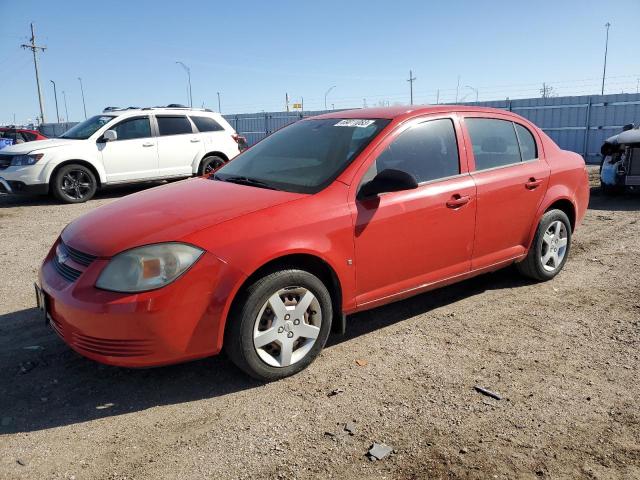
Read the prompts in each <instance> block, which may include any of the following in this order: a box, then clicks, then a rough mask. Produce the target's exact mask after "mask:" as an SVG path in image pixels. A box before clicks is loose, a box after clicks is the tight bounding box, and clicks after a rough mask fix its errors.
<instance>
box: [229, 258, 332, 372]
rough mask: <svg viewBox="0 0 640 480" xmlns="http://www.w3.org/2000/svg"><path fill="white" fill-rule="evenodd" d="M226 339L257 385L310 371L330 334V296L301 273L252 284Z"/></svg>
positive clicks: (284, 272)
mask: <svg viewBox="0 0 640 480" xmlns="http://www.w3.org/2000/svg"><path fill="white" fill-rule="evenodd" d="M238 300H239V301H238V302H237V304H236V306H235V308H234V311H233V312H232V313H231V315H230V317H229V320H228V325H227V330H226V334H225V350H226V352H227V355H228V356H229V357H230V358H231V360H232V361H233V362H234V363H235V364H236V365H237V366H238V367H239V368H240V369H242V370H244V371H245V372H246V373H248V374H249V375H251V376H252V377H254V378H257V379H259V380H265V381H271V380H277V379H280V378H284V377H288V376H290V375H293V374H295V373H297V372H299V371H301V370H303V369H304V368H305V367H307V366H308V365H309V364H310V363H311V362H312V361H313V360H314V359H315V358H316V357H317V356H318V354H319V353H320V351H321V350H322V348H323V347H324V344H325V343H326V341H327V338H328V336H329V332H330V330H331V317H332V304H331V296H330V294H329V291H328V290H327V288H326V287H325V285H324V284H323V283H322V282H321V281H320V280H319V279H318V278H317V277H316V276H314V275H312V274H311V273H309V272H306V271H303V270H294V269H291V270H279V271H276V272H273V273H271V274H268V275H266V276H264V277H262V278H260V279H259V280H257V281H256V282H254V283H253V284H252V285H250V286H249V287H248V288H247V289H246V291H245V292H244V293H243V294H242V296H241V297H240V298H239V299H238Z"/></svg>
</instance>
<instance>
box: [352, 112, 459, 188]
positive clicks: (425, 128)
mask: <svg viewBox="0 0 640 480" xmlns="http://www.w3.org/2000/svg"><path fill="white" fill-rule="evenodd" d="M387 168H390V169H395V170H402V171H405V172H407V173H410V174H412V175H413V176H414V177H415V178H416V180H417V181H418V183H421V182H427V181H429V180H437V179H440V178H445V177H451V176H453V175H457V174H459V173H460V161H459V158H458V144H457V142H456V134H455V130H454V128H453V122H452V121H451V120H449V119H442V120H431V121H427V122H424V123H420V124H418V125H416V126H414V127H411V128H409V129H408V130H406V131H404V132H403V133H401V134H400V136H399V137H398V138H396V139H395V140H394V141H393V142H391V144H389V146H388V147H387V148H386V149H385V150H384V151H383V152H382V153H381V154H380V155H379V156H378V158H377V159H376V161H375V163H374V164H373V165H372V167H371V169H370V170H369V171H368V172H367V174H366V175H365V178H364V179H363V181H368V180H370V179H372V178H373V177H374V176H375V175H376V174H377V173H378V172H381V171H382V170H384V169H387Z"/></svg>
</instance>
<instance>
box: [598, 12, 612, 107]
mask: <svg viewBox="0 0 640 480" xmlns="http://www.w3.org/2000/svg"><path fill="white" fill-rule="evenodd" d="M604 26H605V27H607V39H606V40H605V42H604V68H603V69H602V90H600V95H604V80H605V78H606V76H607V50H609V27H611V24H610V23H609V22H607V23H605V24H604Z"/></svg>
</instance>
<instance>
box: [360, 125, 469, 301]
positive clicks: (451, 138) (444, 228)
mask: <svg viewBox="0 0 640 480" xmlns="http://www.w3.org/2000/svg"><path fill="white" fill-rule="evenodd" d="M460 137H461V135H460V131H459V127H458V125H457V120H455V119H454V118H450V117H445V118H437V119H433V120H425V119H424V118H423V119H419V120H417V121H414V122H412V123H411V124H410V125H409V126H408V127H407V126H405V127H401V129H400V131H399V132H396V133H395V134H394V135H392V137H391V138H390V139H388V140H387V141H386V142H385V143H383V144H382V145H381V146H380V147H378V149H377V150H376V152H374V154H373V157H374V158H375V160H374V161H373V162H372V163H371V164H370V166H369V167H368V169H367V170H366V173H365V174H364V175H363V177H362V180H361V181H360V185H363V184H364V183H366V182H367V181H369V180H370V179H371V178H373V177H374V176H375V175H376V173H377V172H380V171H382V170H384V169H396V170H402V171H405V172H407V173H410V174H412V175H413V176H414V177H415V178H416V180H417V181H418V184H419V185H418V188H417V189H413V190H405V191H400V192H391V193H383V194H379V195H378V196H377V197H374V198H368V199H361V200H358V199H356V200H355V221H354V223H355V231H354V243H355V258H356V289H357V294H356V302H357V304H358V306H361V305H366V304H370V303H381V302H379V301H380V300H382V301H384V299H386V298H389V297H394V296H396V295H398V294H401V293H402V292H408V291H413V290H415V289H417V288H421V287H423V286H425V287H426V286H427V285H429V284H432V283H435V282H438V281H441V280H444V279H447V278H451V277H455V276H458V275H461V274H465V273H467V272H469V271H470V268H471V254H472V251H473V235H474V229H475V215H476V201H475V196H476V187H475V183H474V181H473V179H472V178H471V176H470V175H469V173H468V169H467V164H466V156H465V155H464V151H462V152H461V151H460V150H459V147H458V142H457V138H460ZM461 159H462V161H461Z"/></svg>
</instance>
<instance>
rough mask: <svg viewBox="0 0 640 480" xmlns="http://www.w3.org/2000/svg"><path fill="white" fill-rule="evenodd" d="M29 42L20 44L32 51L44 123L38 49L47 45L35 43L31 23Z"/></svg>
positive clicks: (41, 116) (41, 115)
mask: <svg viewBox="0 0 640 480" xmlns="http://www.w3.org/2000/svg"><path fill="white" fill-rule="evenodd" d="M30 42H31V43H23V44H22V45H20V46H21V47H22V48H27V49H29V50H31V52H32V53H33V66H34V67H35V69H36V84H37V85H38V101H39V102H40V122H42V123H44V122H45V119H44V103H43V102H42V89H41V88H40V72H39V71H38V50H42V51H43V52H44V51H45V49H46V48H47V47H39V46H38V45H36V34H35V31H34V29H33V23H32V24H31V40H30Z"/></svg>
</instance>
